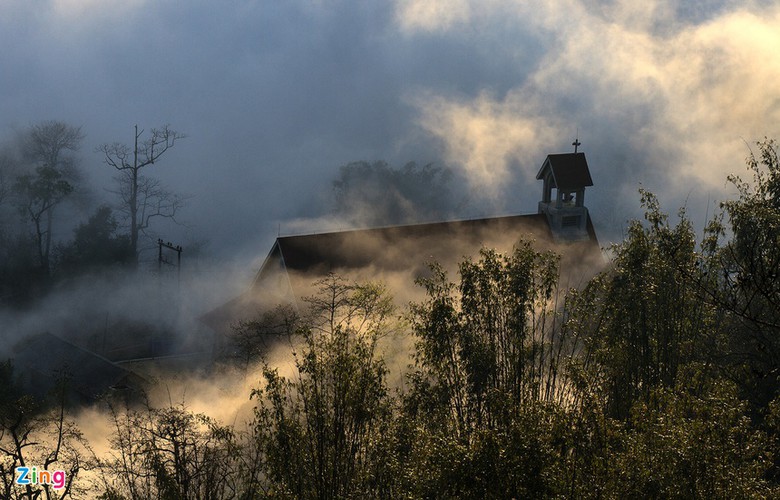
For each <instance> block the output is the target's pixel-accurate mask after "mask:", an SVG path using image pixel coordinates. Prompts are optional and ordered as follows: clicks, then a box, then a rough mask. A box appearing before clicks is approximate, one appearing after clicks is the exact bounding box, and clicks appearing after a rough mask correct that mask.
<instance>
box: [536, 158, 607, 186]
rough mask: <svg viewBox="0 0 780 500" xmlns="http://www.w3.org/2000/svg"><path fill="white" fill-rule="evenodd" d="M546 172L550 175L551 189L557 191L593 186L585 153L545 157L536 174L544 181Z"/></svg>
mask: <svg viewBox="0 0 780 500" xmlns="http://www.w3.org/2000/svg"><path fill="white" fill-rule="evenodd" d="M547 170H549V171H550V172H551V173H552V181H553V184H552V187H554V188H557V189H568V188H579V187H586V186H592V185H593V179H591V177H590V170H589V169H588V162H587V160H585V153H562V154H554V155H547V159H545V160H544V163H542V168H541V169H539V173H538V174H536V178H537V179H544V177H545V175H546V173H547Z"/></svg>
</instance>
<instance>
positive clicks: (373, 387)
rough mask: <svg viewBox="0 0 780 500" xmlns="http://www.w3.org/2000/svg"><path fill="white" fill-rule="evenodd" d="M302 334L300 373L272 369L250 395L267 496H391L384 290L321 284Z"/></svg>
mask: <svg viewBox="0 0 780 500" xmlns="http://www.w3.org/2000/svg"><path fill="white" fill-rule="evenodd" d="M318 285H319V293H318V294H317V295H315V296H313V297H311V298H309V299H308V300H307V302H308V306H309V307H308V311H307V314H306V316H305V318H306V320H305V321H304V322H302V324H301V328H299V330H298V332H297V333H298V335H299V336H300V340H301V344H300V345H299V346H298V347H296V348H295V352H294V367H295V370H294V374H293V378H291V379H288V378H286V377H284V376H282V375H280V374H279V371H278V369H276V368H271V367H270V366H268V365H266V366H265V368H264V370H263V376H264V379H265V385H264V387H263V388H262V389H258V390H256V391H255V392H254V393H253V396H254V397H256V398H257V400H258V405H257V407H256V410H255V423H254V429H255V436H256V439H257V440H258V442H259V444H260V447H261V449H262V450H263V452H264V456H265V461H264V462H263V472H264V474H265V475H266V477H267V481H268V485H269V486H268V487H269V494H271V495H274V496H281V497H286V498H366V497H375V496H384V497H387V496H389V491H388V484H389V483H390V481H391V477H390V475H389V471H388V464H389V463H390V462H391V460H388V456H387V454H386V453H385V451H384V448H385V445H384V443H383V440H382V437H383V435H382V432H383V430H384V429H386V428H387V427H388V425H389V418H390V409H391V407H390V401H389V396H388V391H387V387H386V382H385V378H386V374H387V368H386V367H385V364H384V362H383V360H382V358H381V357H380V356H379V355H378V354H377V352H376V348H377V347H376V346H377V340H378V339H379V338H380V337H381V336H382V335H384V334H386V333H387V331H388V328H389V325H388V319H389V315H390V314H391V312H392V306H391V302H390V298H389V297H388V296H387V295H386V292H385V291H384V289H383V288H382V287H379V286H377V285H372V284H367V285H358V284H350V283H347V282H345V281H343V280H342V279H340V278H338V277H336V276H329V277H328V278H326V279H324V280H322V281H320V282H319V283H318Z"/></svg>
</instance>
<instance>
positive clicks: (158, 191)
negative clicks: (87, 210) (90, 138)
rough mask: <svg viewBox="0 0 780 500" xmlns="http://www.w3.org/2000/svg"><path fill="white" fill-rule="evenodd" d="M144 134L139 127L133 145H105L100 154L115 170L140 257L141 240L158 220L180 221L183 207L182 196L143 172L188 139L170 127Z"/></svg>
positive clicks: (132, 242)
mask: <svg viewBox="0 0 780 500" xmlns="http://www.w3.org/2000/svg"><path fill="white" fill-rule="evenodd" d="M143 133H144V131H143V130H141V131H140V132H139V130H138V126H137V125H136V127H135V134H134V142H133V146H132V147H130V146H127V145H125V144H121V143H117V142H115V143H112V144H103V145H101V146H99V147H98V148H97V152H99V153H102V154H103V161H104V162H105V163H106V165H108V166H110V167H113V168H114V169H115V170H116V171H117V172H119V175H118V176H117V177H116V181H117V183H118V189H117V191H116V194H117V195H118V196H119V199H120V206H119V210H120V211H121V212H122V213H123V214H124V215H125V216H126V217H127V218H128V219H129V224H130V248H131V250H132V252H133V254H135V255H136V256H137V255H138V237H139V234H141V233H143V232H144V231H145V230H146V229H147V228H148V227H149V226H150V224H151V221H152V220H153V219H155V218H168V219H173V220H175V219H176V215H177V213H178V211H179V209H180V208H181V207H182V205H183V200H182V198H181V197H180V196H178V195H176V194H175V193H173V192H171V191H169V190H168V189H166V188H165V187H164V186H163V185H162V184H161V183H160V181H159V180H157V179H154V178H152V177H147V176H146V175H144V174H143V172H144V171H145V170H146V169H148V168H149V167H150V166H151V165H154V163H155V162H157V161H159V159H160V158H161V157H162V156H163V155H164V154H165V153H166V152H168V150H169V149H171V148H172V147H174V145H175V144H176V141H178V140H180V139H183V138H184V137H186V136H185V135H184V134H181V133H179V132H176V131H175V130H172V129H171V128H170V127H169V126H168V125H164V126H163V127H161V128H159V129H152V130H151V131H150V134H149V137H148V138H147V139H146V140H143V139H142V137H143Z"/></svg>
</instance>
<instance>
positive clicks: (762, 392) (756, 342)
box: [707, 140, 780, 411]
mask: <svg viewBox="0 0 780 500" xmlns="http://www.w3.org/2000/svg"><path fill="white" fill-rule="evenodd" d="M758 147H759V155H758V157H757V156H756V155H754V154H753V153H752V152H751V154H750V156H749V157H748V159H747V165H748V169H749V170H750V171H751V173H752V175H753V182H752V183H749V182H746V181H743V180H742V179H740V178H739V177H738V176H731V177H730V178H729V179H730V180H731V182H732V183H733V184H734V186H736V188H737V189H738V192H739V198H738V199H736V200H731V201H727V202H724V203H723V204H722V208H723V212H724V213H723V215H722V217H721V218H719V219H716V220H715V221H713V223H712V224H711V225H710V227H709V230H710V234H709V236H710V245H709V248H708V255H709V259H710V261H709V264H708V265H709V268H710V270H711V273H712V275H713V276H712V279H711V283H710V285H711V286H710V287H708V289H707V292H708V297H707V298H708V299H709V300H710V302H712V303H713V305H714V306H715V307H717V308H718V309H719V310H720V311H722V312H723V320H722V325H723V328H722V330H723V332H724V333H725V334H724V336H723V337H722V344H723V348H724V349H725V350H726V351H727V352H728V358H727V359H726V362H725V363H724V364H725V365H726V366H727V367H729V371H730V374H731V376H732V378H733V379H734V380H735V381H737V382H738V383H739V384H740V386H741V387H742V389H743V391H745V394H746V395H747V396H748V397H749V398H750V400H751V401H752V402H753V403H754V405H755V408H756V409H757V410H758V411H760V409H762V408H766V406H767V405H768V403H769V402H770V401H771V400H773V399H774V398H775V397H777V396H778V395H780V160H778V146H777V143H776V142H775V141H772V140H765V141H762V142H759V143H758ZM724 219H725V220H724ZM724 236H730V238H728V239H727V241H726V242H725V243H724V244H719V241H718V240H719V238H721V237H724Z"/></svg>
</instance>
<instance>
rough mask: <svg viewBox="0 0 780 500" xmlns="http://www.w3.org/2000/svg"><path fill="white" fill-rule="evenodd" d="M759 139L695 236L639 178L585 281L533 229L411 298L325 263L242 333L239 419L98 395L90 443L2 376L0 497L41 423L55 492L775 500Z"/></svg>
mask: <svg viewBox="0 0 780 500" xmlns="http://www.w3.org/2000/svg"><path fill="white" fill-rule="evenodd" d="M759 149H760V152H759V154H758V156H756V157H753V156H751V157H750V159H749V168H750V172H751V174H752V175H753V176H754V178H753V179H752V181H751V182H744V181H742V180H741V179H739V178H737V177H734V178H733V179H731V180H732V182H733V183H734V185H735V186H737V188H738V189H739V197H738V198H737V199H735V200H733V201H729V202H726V203H724V204H723V205H722V213H721V214H720V215H719V216H717V217H716V218H715V219H714V220H713V221H712V222H711V223H710V224H709V225H708V227H707V229H706V231H705V233H704V237H703V238H702V239H701V241H697V237H696V234H695V233H694V230H693V227H692V225H691V223H690V222H689V220H688V219H687V218H686V217H685V214H684V213H682V212H681V213H680V216H679V219H677V220H676V222H672V221H670V218H669V217H668V216H667V215H666V214H665V213H663V212H662V211H661V209H660V207H659V205H658V202H657V200H656V198H655V197H654V196H653V195H652V194H650V193H647V192H642V193H641V201H642V204H643V206H644V207H645V209H646V214H645V220H644V221H633V222H632V223H631V224H630V227H629V230H628V234H627V237H626V239H625V241H623V242H622V243H620V244H618V245H615V246H614V247H613V248H612V249H611V254H612V255H613V258H612V260H611V262H610V264H609V265H608V267H607V268H606V269H605V270H604V271H603V272H601V273H600V274H598V275H597V276H596V277H595V278H593V279H592V280H591V281H590V282H589V283H588V284H587V285H586V286H585V287H583V288H582V289H580V290H562V289H560V287H559V285H558V274H559V273H558V271H559V269H558V266H559V259H558V257H557V256H556V255H554V254H553V253H550V252H538V251H535V250H534V249H533V248H532V247H531V245H530V244H528V243H524V242H519V243H518V244H517V245H516V247H515V249H514V251H513V252H512V253H511V254H508V255H502V254H500V253H497V252H495V251H493V250H490V249H485V250H483V251H482V252H481V253H480V254H479V255H478V256H475V257H474V258H472V259H470V260H465V261H463V262H462V263H461V264H460V266H459V271H458V273H457V275H456V276H448V275H447V274H446V273H445V272H444V271H443V270H442V269H441V268H440V267H438V266H436V265H433V266H432V268H431V273H430V274H429V275H428V276H426V277H423V278H420V279H419V280H418V285H419V286H422V287H423V288H424V290H425V292H426V299H425V300H423V301H421V302H418V303H415V304H411V305H410V306H409V308H408V309H407V310H405V311H396V310H394V308H393V305H392V301H391V299H390V297H389V295H388V292H387V291H386V290H385V289H384V287H383V286H382V285H381V284H376V283H352V282H349V281H346V280H344V279H341V278H339V277H337V276H329V277H327V278H325V279H323V280H322V281H320V282H318V287H319V293H318V294H317V295H315V296H313V297H311V298H309V299H307V301H306V305H307V307H306V308H303V309H301V310H300V311H299V312H296V311H293V310H292V309H290V308H285V307H280V308H278V309H276V310H274V311H270V312H268V313H266V314H265V315H264V316H262V317H260V318H258V319H257V320H256V321H251V322H248V323H244V324H242V325H241V327H240V328H239V329H238V331H237V334H236V341H237V347H238V348H239V349H240V350H241V351H242V352H243V355H244V357H243V361H245V362H247V361H251V359H253V358H255V357H260V360H261V364H262V366H263V370H262V380H261V381H259V385H258V388H257V389H256V390H255V391H253V393H252V394H251V396H250V395H247V397H251V398H252V400H253V401H254V404H255V407H254V416H253V420H252V421H251V423H250V425H249V426H247V427H246V428H244V427H240V426H231V425H228V426H225V425H223V424H222V423H220V422H216V421H214V420H213V419H211V418H209V417H208V416H205V415H201V414H196V413H194V412H192V411H190V410H189V409H188V408H187V407H186V405H185V404H181V405H169V406H165V407H154V406H152V405H150V404H147V405H143V404H141V405H137V406H133V407H129V406H127V405H123V404H121V403H118V402H110V401H107V402H106V403H105V404H106V408H107V409H108V414H109V417H108V418H109V419H110V420H111V422H112V427H113V432H112V436H111V451H110V452H109V453H108V454H106V455H100V456H98V455H96V454H91V453H90V450H89V448H88V443H84V442H82V441H80V440H79V436H80V435H79V434H78V433H77V431H76V430H75V429H74V428H73V427H72V426H70V424H67V425H65V424H63V423H62V422H63V421H65V422H66V423H67V419H64V418H63V417H62V415H63V413H62V412H59V413H58V412H57V411H55V410H51V413H45V414H44V413H41V412H37V413H33V412H29V411H26V410H25V408H27V407H26V406H24V404H20V401H22V399H20V398H22V396H20V395H19V394H17V393H14V392H13V391H12V390H11V388H12V387H13V385H12V384H11V383H10V382H9V383H8V384H3V385H2V387H4V388H5V389H4V392H2V397H3V401H2V406H1V407H0V409H1V413H0V419H1V420H2V421H1V422H0V424H2V427H3V436H2V440H3V441H2V443H3V446H2V453H3V454H4V455H3V461H2V463H3V471H2V472H3V474H4V477H5V483H4V484H5V490H4V494H5V495H6V496H7V497H9V498H14V497H19V496H20V495H21V493H22V492H21V491H20V490H14V488H13V486H11V485H9V479H8V478H9V477H10V476H8V474H10V472H9V471H10V470H12V469H11V467H12V466H13V465H14V464H16V463H18V462H19V461H20V460H21V459H22V458H24V459H25V460H27V461H28V463H33V461H32V458H31V457H33V454H34V453H36V452H37V453H40V454H41V455H40V457H42V458H36V459H37V460H39V461H38V462H35V463H43V461H44V460H45V459H46V457H51V447H49V448H47V449H45V450H39V451H36V450H37V449H36V447H35V446H30V447H29V448H28V447H27V446H28V445H27V443H30V442H37V441H36V439H37V437H38V436H40V435H44V434H45V433H47V432H48V433H49V434H50V435H54V436H60V437H61V439H59V440H58V441H57V442H58V443H60V445H58V448H57V449H58V450H62V451H61V452H60V454H59V455H58V456H56V457H55V458H54V459H52V460H50V461H49V462H47V464H50V465H51V466H52V467H55V466H56V467H60V468H62V469H66V470H68V471H70V472H69V476H68V477H69V478H71V479H72V480H73V482H72V484H71V485H70V486H69V488H71V489H68V490H60V492H59V493H58V495H60V497H63V496H68V495H70V496H72V497H74V498H83V497H86V496H89V495H87V493H85V491H86V490H85V488H90V487H91V488H92V490H91V492H92V493H90V495H94V496H98V495H100V498H104V499H147V498H160V499H162V498H165V499H174V498H175V499H179V498H182V499H185V498H186V499H190V498H191V499H208V498H235V499H251V498H270V497H273V498H319V499H324V498H617V497H624V498H708V497H710V498H770V497H777V496H778V495H780V476H778V472H780V469H779V468H778V467H780V461H779V460H780V458H778V457H780V455H779V453H780V447H779V446H780V441H779V439H780V379H778V376H780V371H779V370H780V279H778V272H780V163H779V162H778V154H777V145H776V144H775V143H774V142H771V141H766V142H762V143H760V144H759ZM252 333H254V336H253V335H251V334H252ZM269 335H273V336H277V337H278V338H279V339H280V341H282V340H283V341H289V342H290V343H291V344H292V346H293V350H292V352H293V355H292V356H293V358H292V359H293V363H292V366H293V369H292V371H291V372H289V371H288V372H282V371H280V369H279V368H278V367H275V366H272V365H270V364H269V363H267V362H263V361H262V350H259V349H257V345H256V344H255V343H253V340H252V339H260V338H267V337H268V336H269ZM404 336H410V337H411V338H412V339H413V340H414V361H413V363H412V365H411V366H408V367H398V366H392V365H390V364H389V363H388V362H387V360H386V359H385V358H384V356H383V352H384V350H383V346H386V345H387V344H388V343H390V342H393V341H396V340H394V339H398V338H401V337H404ZM394 370H404V375H405V381H406V382H405V384H404V385H403V387H402V388H398V389H396V388H391V387H390V386H389V384H388V379H389V378H390V376H391V375H393V371H394ZM2 374H3V376H4V377H5V378H6V379H9V378H11V377H12V372H11V371H10V368H8V369H6V370H5V371H3V372H2ZM52 408H58V406H57V405H54V406H52ZM33 415H35V416H33ZM65 431H67V432H65ZM68 432H69V433H70V434H68ZM14 450H16V451H14ZM46 453H49V455H46ZM74 464H75V467H74ZM87 477H88V478H89V479H88V480H87V479H86V478H87ZM52 492H53V490H51V489H48V490H46V491H45V493H46V494H47V495H48V494H49V493H52ZM63 493H64V494H63Z"/></svg>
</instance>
